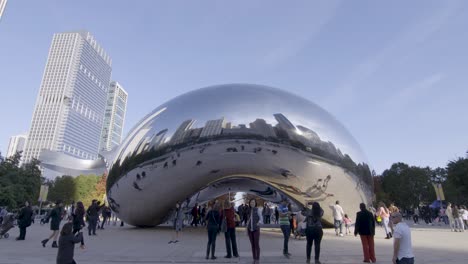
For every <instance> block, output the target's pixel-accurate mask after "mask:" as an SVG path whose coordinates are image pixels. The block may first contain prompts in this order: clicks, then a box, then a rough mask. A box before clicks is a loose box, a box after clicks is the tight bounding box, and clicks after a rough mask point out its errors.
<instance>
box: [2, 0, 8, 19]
mask: <svg viewBox="0 0 468 264" xmlns="http://www.w3.org/2000/svg"><path fill="white" fill-rule="evenodd" d="M7 2H8V0H0V19H2V15H3V11H5V7H6V4H7Z"/></svg>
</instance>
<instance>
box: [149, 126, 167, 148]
mask: <svg viewBox="0 0 468 264" xmlns="http://www.w3.org/2000/svg"><path fill="white" fill-rule="evenodd" d="M167 131H168V130H167V128H166V129H163V130H161V131H159V132H158V133H157V134H155V135H154V136H153V137H152V138H151V140H150V145H149V147H150V148H152V149H157V148H158V147H159V146H160V145H161V144H163V143H164V141H165V140H166V134H167Z"/></svg>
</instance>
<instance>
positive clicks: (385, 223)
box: [382, 217, 390, 235]
mask: <svg viewBox="0 0 468 264" xmlns="http://www.w3.org/2000/svg"><path fill="white" fill-rule="evenodd" d="M382 222H383V226H384V228H385V234H386V235H388V234H389V233H390V230H388V223H389V219H388V218H385V217H382Z"/></svg>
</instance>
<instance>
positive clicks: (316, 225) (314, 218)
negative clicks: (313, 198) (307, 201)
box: [302, 202, 323, 264]
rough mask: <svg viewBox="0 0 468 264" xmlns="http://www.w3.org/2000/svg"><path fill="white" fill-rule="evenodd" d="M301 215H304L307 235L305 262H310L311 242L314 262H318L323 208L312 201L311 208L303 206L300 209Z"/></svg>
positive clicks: (318, 263)
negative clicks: (313, 250)
mask: <svg viewBox="0 0 468 264" xmlns="http://www.w3.org/2000/svg"><path fill="white" fill-rule="evenodd" d="M302 215H304V216H305V217H306V222H307V227H306V237H307V246H306V256H307V263H310V254H311V250H312V244H315V245H314V249H315V263H316V264H320V263H321V262H320V243H321V242H322V237H323V229H322V216H323V209H322V208H321V207H320V204H319V203H317V202H314V203H313V204H312V209H309V208H304V209H303V210H302Z"/></svg>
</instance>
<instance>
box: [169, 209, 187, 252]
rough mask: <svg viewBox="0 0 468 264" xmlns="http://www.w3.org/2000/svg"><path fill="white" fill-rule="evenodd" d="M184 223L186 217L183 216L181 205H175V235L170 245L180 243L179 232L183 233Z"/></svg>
mask: <svg viewBox="0 0 468 264" xmlns="http://www.w3.org/2000/svg"><path fill="white" fill-rule="evenodd" d="M183 222H184V216H183V214H182V209H181V208H180V204H179V203H176V205H175V212H174V223H173V224H174V235H173V237H172V240H171V241H169V243H168V244H171V243H177V242H179V232H182V227H183Z"/></svg>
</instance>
